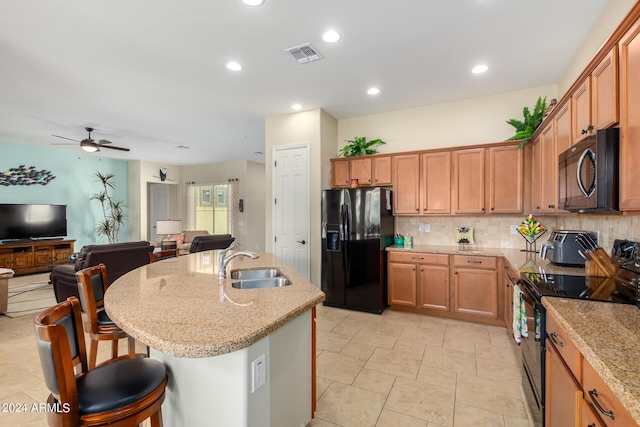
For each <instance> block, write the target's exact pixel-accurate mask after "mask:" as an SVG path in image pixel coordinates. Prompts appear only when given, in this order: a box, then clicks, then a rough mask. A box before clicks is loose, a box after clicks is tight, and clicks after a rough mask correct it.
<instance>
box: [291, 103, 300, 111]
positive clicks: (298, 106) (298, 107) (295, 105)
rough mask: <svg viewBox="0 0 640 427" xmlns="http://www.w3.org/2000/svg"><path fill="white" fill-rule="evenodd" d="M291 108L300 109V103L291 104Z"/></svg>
mask: <svg viewBox="0 0 640 427" xmlns="http://www.w3.org/2000/svg"><path fill="white" fill-rule="evenodd" d="M291 108H293V109H294V110H302V105H300V104H293V105H292V106H291Z"/></svg>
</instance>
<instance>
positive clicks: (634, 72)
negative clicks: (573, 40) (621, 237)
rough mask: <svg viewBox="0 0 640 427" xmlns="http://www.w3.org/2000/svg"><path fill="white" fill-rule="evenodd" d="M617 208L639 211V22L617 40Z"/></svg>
mask: <svg viewBox="0 0 640 427" xmlns="http://www.w3.org/2000/svg"><path fill="white" fill-rule="evenodd" d="M619 46H620V93H621V96H620V209H621V210H623V211H634V210H636V211H637V210H640V185H638V182H640V167H638V159H640V79H639V78H638V76H640V23H636V24H635V25H633V26H632V28H631V29H630V30H629V31H628V32H627V33H626V34H625V35H624V36H623V37H622V40H620V44H619Z"/></svg>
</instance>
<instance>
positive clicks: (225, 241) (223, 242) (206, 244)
mask: <svg viewBox="0 0 640 427" xmlns="http://www.w3.org/2000/svg"><path fill="white" fill-rule="evenodd" d="M235 240H236V239H234V238H233V237H232V236H231V234H210V235H208V236H196V237H194V238H193V242H191V246H190V247H189V252H190V253H194V252H202V251H210V250H214V249H226V248H228V247H229V245H231V244H232V243H233V242H234V241H235Z"/></svg>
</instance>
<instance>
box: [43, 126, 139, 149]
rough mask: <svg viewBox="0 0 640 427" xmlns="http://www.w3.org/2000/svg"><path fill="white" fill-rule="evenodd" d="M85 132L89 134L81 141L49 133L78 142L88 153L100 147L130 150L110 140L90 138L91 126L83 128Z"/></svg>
mask: <svg viewBox="0 0 640 427" xmlns="http://www.w3.org/2000/svg"><path fill="white" fill-rule="evenodd" d="M84 129H85V130H86V131H87V132H89V136H88V137H87V138H85V139H83V140H82V141H76V140H75V139H71V138H67V137H66V136H60V135H51V136H55V137H56V138H62V139H68V140H69V141H73V142H79V143H80V148H82V149H83V150H84V151H86V152H88V153H95V152H96V151H100V148H109V149H111V150H120V151H130V150H129V149H128V148H124V147H116V146H114V145H109V144H111V141H107V140H106V139H91V132H93V128H89V127H86V128H84ZM51 145H71V144H69V143H59V144H51Z"/></svg>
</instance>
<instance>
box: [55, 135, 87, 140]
mask: <svg viewBox="0 0 640 427" xmlns="http://www.w3.org/2000/svg"><path fill="white" fill-rule="evenodd" d="M51 136H55V137H56V138H62V139H68V140H69V141H73V142H80V141H78V140H75V139H71V138H67V137H66V136H60V135H51Z"/></svg>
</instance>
